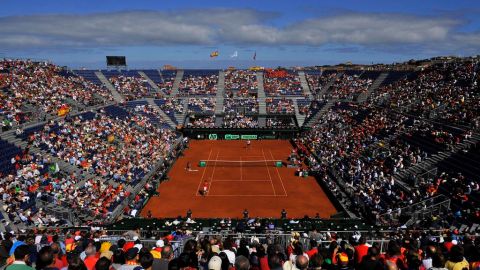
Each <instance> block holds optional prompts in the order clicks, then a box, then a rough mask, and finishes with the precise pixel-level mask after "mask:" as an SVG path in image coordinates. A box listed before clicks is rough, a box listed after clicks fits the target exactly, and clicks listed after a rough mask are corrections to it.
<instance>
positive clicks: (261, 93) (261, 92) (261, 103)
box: [257, 71, 267, 125]
mask: <svg viewBox="0 0 480 270" xmlns="http://www.w3.org/2000/svg"><path fill="white" fill-rule="evenodd" d="M257 82H258V112H259V114H263V115H265V114H267V104H266V103H265V97H266V95H265V88H264V87H263V72H262V71H257ZM259 125H260V123H259Z"/></svg>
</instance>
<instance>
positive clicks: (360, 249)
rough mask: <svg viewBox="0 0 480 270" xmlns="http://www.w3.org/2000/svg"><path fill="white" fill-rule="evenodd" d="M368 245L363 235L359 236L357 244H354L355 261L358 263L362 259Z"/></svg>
mask: <svg viewBox="0 0 480 270" xmlns="http://www.w3.org/2000/svg"><path fill="white" fill-rule="evenodd" d="M369 247H370V246H369V245H367V241H366V239H365V237H360V239H359V240H358V245H357V246H355V262H356V263H360V262H361V261H362V259H363V256H365V255H367V253H368V248H369Z"/></svg>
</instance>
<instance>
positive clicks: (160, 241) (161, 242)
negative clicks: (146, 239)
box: [155, 239, 165, 247]
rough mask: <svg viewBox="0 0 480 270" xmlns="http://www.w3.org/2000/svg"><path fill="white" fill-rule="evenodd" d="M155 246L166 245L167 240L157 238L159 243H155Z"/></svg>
mask: <svg viewBox="0 0 480 270" xmlns="http://www.w3.org/2000/svg"><path fill="white" fill-rule="evenodd" d="M155 246H157V247H164V246H165V242H163V240H162V239H160V240H157V243H156V244H155Z"/></svg>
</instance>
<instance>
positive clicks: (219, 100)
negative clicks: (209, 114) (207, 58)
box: [215, 70, 225, 124]
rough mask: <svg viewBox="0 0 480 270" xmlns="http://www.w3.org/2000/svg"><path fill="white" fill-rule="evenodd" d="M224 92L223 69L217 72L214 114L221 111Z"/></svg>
mask: <svg viewBox="0 0 480 270" xmlns="http://www.w3.org/2000/svg"><path fill="white" fill-rule="evenodd" d="M224 93H225V71H223V70H220V72H219V74H218V86H217V95H216V96H215V114H220V113H223V100H224V95H223V94H224ZM215 124H216V123H215Z"/></svg>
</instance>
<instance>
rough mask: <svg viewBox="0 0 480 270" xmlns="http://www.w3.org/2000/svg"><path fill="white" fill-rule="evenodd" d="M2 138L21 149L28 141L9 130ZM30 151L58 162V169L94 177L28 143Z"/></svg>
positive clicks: (81, 182)
mask: <svg viewBox="0 0 480 270" xmlns="http://www.w3.org/2000/svg"><path fill="white" fill-rule="evenodd" d="M2 139H4V140H6V141H8V142H9V143H11V144H14V145H16V146H18V147H20V148H22V149H25V148H26V147H27V146H28V143H27V142H26V141H24V140H22V139H21V138H19V137H17V136H15V133H13V132H11V133H9V134H5V136H2ZM29 149H30V152H31V153H34V154H41V155H42V156H48V157H49V158H50V160H51V161H52V162H54V163H57V164H58V167H59V168H60V171H62V172H66V173H69V174H70V173H75V174H77V175H84V176H86V177H90V178H93V177H95V176H94V175H92V174H90V173H89V172H85V171H83V170H82V169H80V168H77V167H75V166H73V165H70V164H69V163H67V162H65V161H64V160H62V159H59V158H57V157H56V156H53V155H51V153H49V152H47V151H44V150H42V149H40V148H37V147H35V146H32V145H30V148H29ZM83 183H84V181H80V182H79V183H78V185H77V186H80V185H83Z"/></svg>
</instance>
